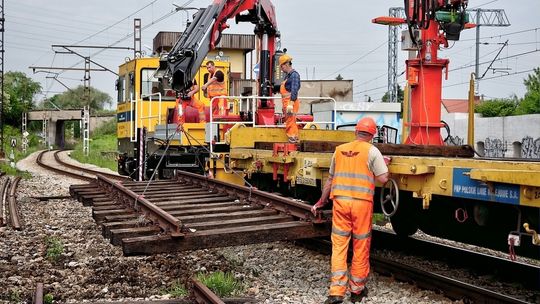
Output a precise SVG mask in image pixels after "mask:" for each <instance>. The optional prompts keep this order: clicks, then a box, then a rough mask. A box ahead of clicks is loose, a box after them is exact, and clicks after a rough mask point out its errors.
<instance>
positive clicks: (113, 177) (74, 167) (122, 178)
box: [54, 150, 129, 180]
mask: <svg viewBox="0 0 540 304" xmlns="http://www.w3.org/2000/svg"><path fill="white" fill-rule="evenodd" d="M60 152H62V151H61V150H58V151H56V152H54V159H55V160H56V161H57V162H58V163H60V164H61V165H62V166H64V167H67V168H70V169H73V170H80V171H83V172H86V173H90V174H94V175H96V176H97V175H103V176H106V177H108V178H112V179H116V180H129V178H127V177H125V176H122V175H118V174H112V173H107V172H102V171H98V170H93V169H89V168H83V167H79V166H77V165H73V164H70V163H67V162H65V161H63V160H62V159H60V156H59V153H60Z"/></svg>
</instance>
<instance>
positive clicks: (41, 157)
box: [36, 150, 95, 182]
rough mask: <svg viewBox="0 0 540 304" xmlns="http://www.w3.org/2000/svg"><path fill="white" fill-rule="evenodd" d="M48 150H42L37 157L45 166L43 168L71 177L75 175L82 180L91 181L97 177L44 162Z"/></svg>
mask: <svg viewBox="0 0 540 304" xmlns="http://www.w3.org/2000/svg"><path fill="white" fill-rule="evenodd" d="M47 152H49V151H47V150H44V151H41V152H40V153H39V155H38V157H37V159H36V162H37V164H38V165H40V166H41V167H43V168H45V169H47V170H50V171H53V172H56V173H59V174H61V175H67V176H71V177H74V178H77V179H82V180H85V181H89V182H90V181H93V180H95V178H94V177H91V176H85V175H81V174H78V173H74V172H71V171H67V170H62V169H60V168H57V167H54V166H50V165H48V164H46V163H45V162H43V155H45V153H47Z"/></svg>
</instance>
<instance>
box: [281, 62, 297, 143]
mask: <svg viewBox="0 0 540 304" xmlns="http://www.w3.org/2000/svg"><path fill="white" fill-rule="evenodd" d="M278 61H279V67H280V68H281V70H282V71H283V72H284V73H285V74H286V75H285V79H283V81H282V82H281V86H280V88H279V93H281V101H282V103H283V116H284V117H286V119H285V132H286V133H287V137H288V138H289V142H290V143H297V142H298V126H297V125H296V114H298V110H299V109H300V101H299V100H298V90H300V74H298V72H297V71H296V70H294V69H293V68H292V57H291V56H289V55H287V54H283V55H281V56H280V57H279V60H278Z"/></svg>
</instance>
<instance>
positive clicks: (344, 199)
mask: <svg viewBox="0 0 540 304" xmlns="http://www.w3.org/2000/svg"><path fill="white" fill-rule="evenodd" d="M334 199H336V200H339V201H353V202H366V203H373V202H372V201H368V200H365V199H361V198H356V197H350V196H344V195H335V196H334Z"/></svg>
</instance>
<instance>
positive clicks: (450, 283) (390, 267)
mask: <svg viewBox="0 0 540 304" xmlns="http://www.w3.org/2000/svg"><path fill="white" fill-rule="evenodd" d="M374 231H375V230H374ZM296 243H297V244H299V245H300V246H304V247H306V248H308V249H310V250H314V251H317V252H320V253H322V254H325V255H329V254H331V253H332V243H331V242H330V241H329V240H327V239H304V240H300V241H296ZM349 249H351V248H349ZM370 263H371V266H372V267H373V270H374V271H375V272H377V273H379V274H382V275H391V276H392V277H393V278H394V279H396V280H399V281H406V282H410V283H414V284H415V285H416V286H418V287H419V288H422V289H428V290H434V291H440V292H442V293H443V294H444V295H445V296H446V297H448V298H450V299H453V300H463V302H464V303H486V304H488V303H490V304H491V303H518V304H522V303H528V302H526V301H523V300H520V299H517V298H514V297H511V296H507V295H504V294H500V293H497V292H494V291H491V290H488V289H485V288H482V287H478V286H474V285H471V284H468V283H465V282H461V281H459V280H456V279H453V278H450V277H446V276H443V275H440V274H437V273H433V272H430V271H428V270H425V269H420V268H416V267H415V266H409V265H405V264H402V263H399V262H396V261H394V260H391V259H387V258H385V257H381V256H377V255H374V254H371V255H370Z"/></svg>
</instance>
